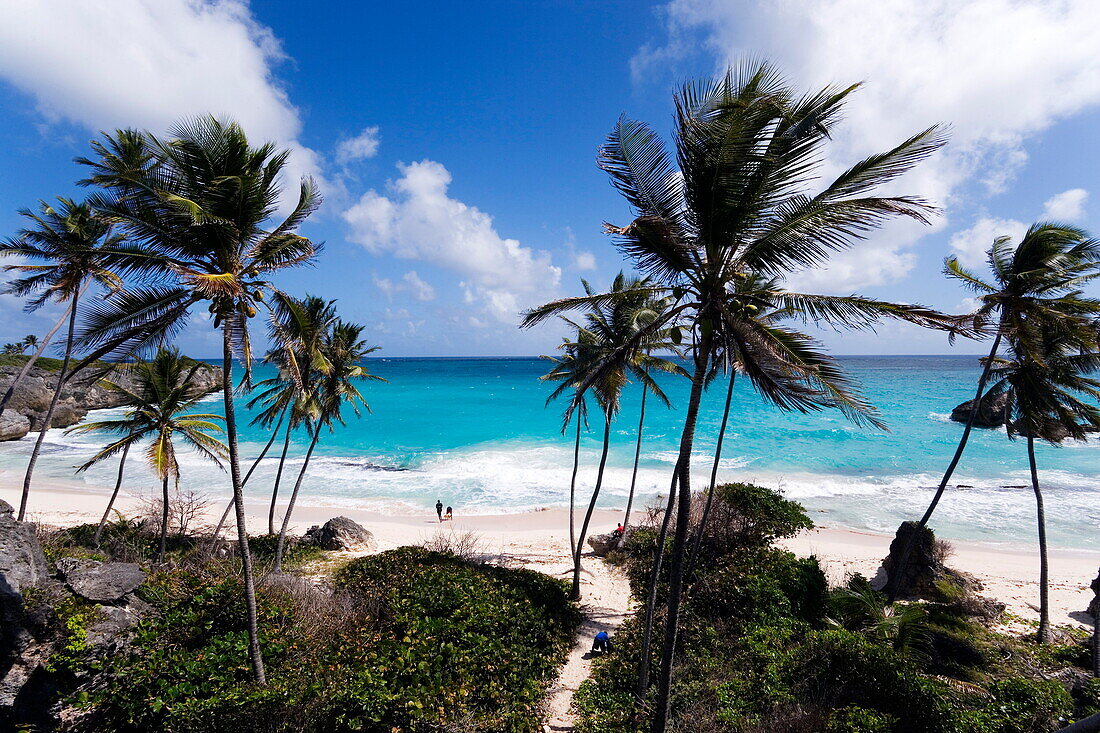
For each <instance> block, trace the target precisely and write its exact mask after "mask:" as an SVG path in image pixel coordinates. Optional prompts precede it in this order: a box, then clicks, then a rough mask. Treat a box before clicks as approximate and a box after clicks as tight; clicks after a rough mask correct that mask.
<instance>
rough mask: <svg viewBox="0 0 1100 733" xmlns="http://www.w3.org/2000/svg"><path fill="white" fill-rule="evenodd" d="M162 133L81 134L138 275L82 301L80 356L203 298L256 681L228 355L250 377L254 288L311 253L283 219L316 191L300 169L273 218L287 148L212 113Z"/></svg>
mask: <svg viewBox="0 0 1100 733" xmlns="http://www.w3.org/2000/svg"><path fill="white" fill-rule="evenodd" d="M171 136H172V137H171V139H169V140H160V139H158V138H157V137H156V136H154V135H152V134H150V133H148V132H138V131H135V130H119V131H117V132H116V133H115V134H114V135H107V136H105V138H104V139H103V140H102V141H96V142H94V143H93V149H94V152H95V153H96V156H97V157H96V158H95V159H94V160H93V159H80V160H78V162H80V163H82V164H85V165H87V166H89V168H90V169H91V175H90V176H89V178H88V179H87V180H86V181H85V183H88V184H93V185H98V186H101V187H103V188H104V189H105V192H104V193H103V194H101V195H98V196H96V197H94V200H95V203H96V206H97V207H98V208H99V209H100V210H101V211H102V212H103V213H104V215H105V216H107V217H108V218H109V219H110V220H112V221H114V222H117V225H118V226H119V227H121V228H122V230H123V231H125V232H126V233H127V234H128V235H129V236H130V237H131V238H132V240H133V242H134V246H132V247H130V248H128V249H127V251H124V252H120V253H119V256H118V259H119V261H120V262H121V263H123V264H125V266H126V267H127V268H129V270H130V271H131V272H134V273H135V274H139V275H144V276H146V277H148V278H149V282H148V284H147V285H146V286H145V287H142V288H140V289H137V290H133V291H128V292H124V293H120V294H118V295H117V296H115V297H113V298H109V299H107V300H106V301H105V302H104V303H102V304H97V306H96V307H95V308H94V309H93V310H92V312H91V313H90V314H89V317H88V321H87V324H86V326H85V329H84V334H83V338H84V341H85V342H86V343H87V344H89V345H91V346H94V347H95V348H94V350H93V351H92V352H91V353H90V354H89V356H88V357H85V360H87V359H88V358H93V357H97V356H99V355H102V354H106V353H120V352H127V351H132V350H134V349H136V348H139V347H143V346H147V345H149V344H157V343H163V342H164V341H165V340H166V339H168V338H170V337H171V335H172V334H173V333H175V332H176V331H178V330H179V329H180V328H182V327H183V326H184V324H185V323H186V322H187V320H188V316H189V314H190V312H191V309H192V307H193V306H195V305H197V304H198V303H201V302H205V303H207V304H208V310H209V312H210V315H211V317H212V318H211V320H212V325H213V326H214V328H220V329H221V332H222V396H223V401H224V404H225V421H226V438H227V442H228V446H229V473H230V478H231V481H232V489H233V501H234V508H235V512H236V520H237V539H238V546H239V550H240V555H241V564H242V575H243V581H244V590H245V599H246V604H247V607H248V631H249V658H250V660H251V662H252V669H253V674H254V676H255V678H256V680H257V681H258V682H259V683H261V684H264V683H265V681H266V676H265V674H264V665H263V658H262V656H261V653H260V640H259V629H258V627H257V621H256V593H255V583H254V579H253V573H252V556H251V553H250V552H249V549H248V534H247V531H246V528H245V516H244V499H243V493H242V488H241V487H242V483H243V482H242V480H241V470H240V451H239V448H238V443H237V418H236V409H235V406H234V403H233V393H234V388H235V383H234V379H233V360H234V358H235V357H239V358H240V359H241V362H242V364H243V365H244V375H243V380H242V387H243V388H246V389H247V388H250V387H251V364H252V352H251V346H250V341H249V333H248V323H249V319H250V318H252V317H253V316H254V315H255V314H256V312H257V309H258V308H259V307H260V306H261V305H262V303H263V302H265V300H266V297H267V296H266V295H265V294H271V293H274V292H276V290H275V287H274V285H273V283H272V282H271V281H270V278H271V277H272V276H273V275H275V274H277V273H278V272H280V271H282V270H286V269H288V268H292V267H296V266H299V265H304V264H307V263H309V262H310V261H311V260H312V259H313V258H314V256H315V255H316V254H317V251H318V249H319V248H318V246H316V245H315V244H314V243H313V242H311V241H310V240H308V239H306V238H305V237H302V236H299V235H298V234H296V233H295V231H296V230H297V228H298V227H299V225H301V223H302V222H303V221H305V219H306V218H307V217H308V216H309V215H310V214H311V213H312V212H313V211H314V210H316V208H317V207H318V206H319V205H320V201H321V197H320V194H319V192H318V190H317V186H316V185H315V184H314V182H313V181H312V180H311V179H308V178H307V179H303V180H302V181H301V185H300V188H299V191H298V197H297V201H296V202H295V203H294V206H293V208H292V209H291V211H290V213H289V214H288V215H287V216H286V217H285V218H282V219H281V220H279V219H274V220H273V217H275V214H276V211H277V207H278V204H279V196H280V193H281V186H280V174H281V173H282V172H283V171H284V169H285V168H286V163H287V158H288V156H289V152H288V151H281V152H280V151H278V150H276V148H275V146H274V145H272V144H270V143H269V144H265V145H261V146H260V147H252V146H251V145H249V142H248V139H247V137H246V136H245V133H244V130H242V129H241V127H240V126H239V125H237V124H236V123H234V122H223V121H220V120H217V119H215V118H213V117H200V118H196V119H192V120H188V121H186V122H183V123H180V124H178V125H176V126H175V127H174V128H173V129H172V131H171Z"/></svg>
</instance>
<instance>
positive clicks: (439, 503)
mask: <svg viewBox="0 0 1100 733" xmlns="http://www.w3.org/2000/svg"><path fill="white" fill-rule="evenodd" d="M435 515H436V516H437V517H439V521H441V522H442V521H443V500H442V499H436V500H435Z"/></svg>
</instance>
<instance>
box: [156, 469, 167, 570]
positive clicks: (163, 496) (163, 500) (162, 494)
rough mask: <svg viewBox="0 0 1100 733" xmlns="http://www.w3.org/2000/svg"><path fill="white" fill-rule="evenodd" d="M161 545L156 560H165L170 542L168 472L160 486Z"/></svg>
mask: <svg viewBox="0 0 1100 733" xmlns="http://www.w3.org/2000/svg"><path fill="white" fill-rule="evenodd" d="M160 500H161V505H160V547H159V548H158V549H157V559H156V562H158V563H159V562H164V552H165V550H167V544H168V474H164V478H163V479H162V480H161V486H160Z"/></svg>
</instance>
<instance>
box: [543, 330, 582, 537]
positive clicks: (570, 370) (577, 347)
mask: <svg viewBox="0 0 1100 733" xmlns="http://www.w3.org/2000/svg"><path fill="white" fill-rule="evenodd" d="M571 325H572V324H571ZM574 330H575V336H574V340H573V341H569V340H568V339H566V340H565V341H564V342H563V343H562V345H561V349H562V351H563V354H562V356H560V357H557V356H546V355H543V356H541V357H540V358H542V359H546V360H547V361H549V362H552V363H553V364H554V366H553V367H551V369H550V371H549V372H547V373H546V374H544V375H543V376H541V377H539V380H541V381H544V382H561V384H559V385H558V386H557V388H555V389H554V391H553V392H551V393H550V396H549V397H547V398H546V404H547V405H549V404H550V403H551V402H553V401H554V400H556V399H557V398H558V397H561V396H562V395H563V394H565V393H566V392H567V391H570V390H572V397H571V398H570V400H569V404H568V405H567V406H566V408H565V413H564V414H563V416H562V426H561V431H562V434H564V433H565V431H566V430H567V429H568V428H569V423H570V421H571V420H572V419H573V415H574V414H575V415H576V417H577V431H576V437H575V439H574V442H573V473H572V475H571V477H570V479H569V552H570V553H572V552H573V551H574V549H573V548H575V547H576V546H577V531H576V521H575V509H576V496H577V471H578V469H579V468H580V458H581V428H582V427H587V426H588V403H587V402H586V401H585V395H584V391H583V390H581V389H579V388H578V386H579V385H580V384H582V383H583V382H584V378H585V369H586V368H587V365H588V364H589V363H590V361H591V359H592V352H593V349H592V348H591V344H590V343H588V342H589V341H591V338H590V337H589V336H588V335H587V334H586V333H585V332H584V331H583V329H580V328H575V329H574Z"/></svg>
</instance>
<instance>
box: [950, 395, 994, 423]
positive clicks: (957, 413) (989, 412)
mask: <svg viewBox="0 0 1100 733" xmlns="http://www.w3.org/2000/svg"><path fill="white" fill-rule="evenodd" d="M1007 404H1008V395H1007V394H999V395H997V396H995V397H990V396H989V395H985V396H984V397H982V401H981V403H980V404H979V405H978V414H977V415H975V416H974V427H976V428H999V427H1001V426H1002V425H1004V424H1005V405H1007ZM973 405H974V400H967V401H966V402H964V403H962V404H961V405H959V406H958V407H956V408H955V409H954V410H952V411H951V419H952V420H954V421H955V422H961V423H965V422H966V421H967V419H969V417H970V409H971V408H972V407H973Z"/></svg>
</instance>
